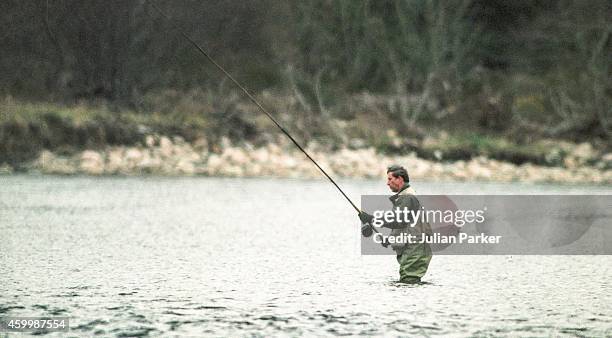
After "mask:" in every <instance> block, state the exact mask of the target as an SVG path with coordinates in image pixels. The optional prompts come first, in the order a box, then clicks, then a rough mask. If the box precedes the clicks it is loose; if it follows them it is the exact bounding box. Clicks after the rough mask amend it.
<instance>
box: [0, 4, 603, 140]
mask: <svg viewBox="0 0 612 338" xmlns="http://www.w3.org/2000/svg"><path fill="white" fill-rule="evenodd" d="M156 4H157V5H159V6H160V7H161V9H162V10H163V11H165V12H166V13H167V14H168V15H169V17H170V19H165V18H163V17H161V16H160V15H159V14H158V13H156V12H155V11H154V10H153V9H152V8H151V7H150V6H149V5H148V3H147V2H141V1H119V0H111V1H102V0H93V1H86V2H83V1H76V0H56V1H47V2H44V1H43V2H41V1H34V0H26V1H16V0H7V1H3V2H1V3H0V25H2V27H3V30H2V31H1V32H0V49H1V50H2V54H0V74H2V77H0V95H3V96H4V95H12V96H14V97H20V98H23V99H29V100H45V101H51V102H64V103H66V106H69V107H74V102H75V101H79V100H86V101H89V102H93V105H94V106H95V105H96V102H99V101H102V102H103V103H104V102H106V103H108V104H101V105H100V107H103V106H104V107H111V108H100V109H107V110H108V112H105V114H107V113H108V114H111V115H112V114H115V115H122V118H127V119H132V118H134V119H135V120H138V119H142V116H140V114H132V113H133V112H134V111H159V112H160V114H159V115H155V114H152V115H150V116H149V117H147V119H148V118H151V119H152V121H157V122H156V123H157V125H158V126H160V128H170V125H175V123H169V122H167V121H164V120H166V119H172V120H173V121H180V122H181V123H184V124H185V125H186V126H189V128H192V129H198V128H216V129H215V130H220V134H228V133H231V134H232V135H233V136H232V137H235V138H242V137H247V138H248V137H250V136H249V135H252V133H253V132H254V131H255V129H256V127H255V126H253V124H252V123H250V122H249V118H245V117H244V116H243V115H244V112H242V111H241V110H240V109H239V104H238V101H237V100H236V98H235V94H234V93H232V92H231V91H230V90H229V89H227V88H228V87H229V85H228V84H225V85H223V86H225V87H224V88H221V87H222V85H220V83H222V81H223V78H224V77H223V75H222V74H220V73H219V72H218V70H217V69H215V68H214V67H212V66H211V65H210V64H209V63H208V61H206V60H205V59H204V58H202V56H201V55H199V54H198V53H197V51H195V49H194V48H193V46H192V45H191V44H190V43H189V42H188V41H186V40H185V39H183V38H182V37H181V34H180V33H179V31H178V30H177V28H176V26H178V27H179V28H180V29H181V30H184V31H186V32H187V34H188V35H189V36H191V37H193V38H194V39H195V40H196V41H197V42H198V43H199V44H201V45H202V47H203V48H204V49H205V50H206V51H207V52H209V54H210V55H211V56H212V57H213V58H215V59H216V60H217V61H218V62H219V63H220V64H222V65H223V66H225V67H227V68H228V70H229V71H230V72H231V73H232V74H234V75H235V76H236V78H237V79H239V80H240V81H242V82H244V83H245V84H246V86H247V87H248V88H250V89H251V90H252V91H253V92H254V93H256V94H257V93H262V92H264V91H269V90H275V91H279V92H284V93H291V95H292V96H293V98H294V99H295V101H296V102H297V103H298V105H299V111H300V112H301V113H303V114H309V116H308V117H305V116H298V117H296V118H295V120H296V121H299V122H300V123H301V126H302V127H307V126H311V127H313V126H314V127H316V128H315V129H317V130H319V129H320V130H322V129H325V128H326V126H325V121H331V120H332V119H334V118H341V119H344V120H350V119H352V118H355V115H354V114H352V113H347V112H346V111H344V108H345V107H346V104H345V102H346V101H347V100H349V99H350V98H352V97H353V96H354V95H356V94H357V93H361V92H367V93H370V94H372V95H377V96H384V97H385V98H386V103H385V107H384V109H382V110H381V111H380V112H381V113H383V115H384V118H385V119H388V120H391V121H394V122H395V123H394V124H395V128H396V129H398V130H404V129H410V128H415V127H416V126H419V125H421V124H423V123H426V124H429V125H434V126H440V125H444V124H445V123H446V125H447V126H454V125H456V123H457V122H461V121H465V122H464V124H465V125H463V126H462V127H464V128H467V129H469V130H471V131H475V132H476V131H477V132H495V133H501V132H508V133H510V134H513V133H514V132H516V131H517V130H519V131H520V130H523V131H524V132H525V131H529V132H530V133H531V132H537V133H539V134H543V135H545V136H555V137H557V136H558V137H568V138H587V139H588V138H602V139H606V140H610V128H611V127H610V119H611V117H612V116H611V115H612V112H611V111H610V109H612V108H611V107H612V99H611V97H612V74H611V72H612V71H611V68H610V62H611V61H610V60H612V59H611V58H610V55H612V37H611V35H612V28H611V27H612V24H611V21H610V16H609V13H611V12H612V2H610V1H609V0H592V1H577V0H561V1H554V0H517V1H505V0H379V1H374V0H361V1H353V0H335V1H329V0H312V1H297V2H288V3H286V2H275V1H269V0H260V1H248V2H244V1H243V2H240V1H229V2H227V1H221V0H210V1H182V2H173V1H156ZM173 91H174V93H175V96H176V98H172V97H168V96H167V95H168V93H170V92H173ZM197 92H199V93H200V94H197V95H194V94H193V93H197ZM160 93H166V94H163V95H161V96H162V97H166V98H168V99H169V101H167V102H166V101H164V100H161V99H158V100H154V99H152V98H154V97H155V96H158V95H160ZM185 93H187V94H185ZM202 93H216V94H214V95H215V96H217V95H218V96H224V97H225V98H224V99H221V98H213V99H211V98H210V97H207V96H206V95H208V94H202ZM183 95H186V96H187V97H185V98H180V97H179V96H183ZM190 102H191V103H190ZM171 104H173V105H176V107H175V108H172V107H170V105H171ZM62 109H64V108H61V109H59V110H52V111H54V112H57V114H60V115H61V116H64V117H68V116H71V117H72V118H73V119H74V120H75V121H78V120H79V119H84V120H87V119H89V118H90V117H88V116H87V115H88V114H90V113H88V112H83V111H79V110H78V109H76V108H71V109H68V110H62ZM130 112H132V113H130ZM20 114H27V109H26V110H25V111H22V112H20ZM73 114H74V115H73ZM124 115H125V116H124ZM24 116H25V115H24ZM327 128H328V129H333V128H331V127H329V126H327ZM513 129H514V130H513ZM304 133H305V134H310V132H304Z"/></svg>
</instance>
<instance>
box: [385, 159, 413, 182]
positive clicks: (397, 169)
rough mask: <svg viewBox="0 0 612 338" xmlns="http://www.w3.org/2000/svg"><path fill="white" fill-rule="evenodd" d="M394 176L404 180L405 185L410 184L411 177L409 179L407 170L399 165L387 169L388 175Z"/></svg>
mask: <svg viewBox="0 0 612 338" xmlns="http://www.w3.org/2000/svg"><path fill="white" fill-rule="evenodd" d="M388 173H391V174H393V177H401V178H403V179H404V183H408V182H410V177H408V171H407V170H406V168H404V167H402V166H401V165H398V164H393V165H391V166H389V167H388V168H387V174H388Z"/></svg>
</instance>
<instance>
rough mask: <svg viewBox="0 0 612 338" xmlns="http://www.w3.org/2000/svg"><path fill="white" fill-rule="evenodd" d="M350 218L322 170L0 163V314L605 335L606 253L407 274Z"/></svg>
mask: <svg viewBox="0 0 612 338" xmlns="http://www.w3.org/2000/svg"><path fill="white" fill-rule="evenodd" d="M340 184H341V186H343V187H344V188H346V190H347V192H348V194H349V196H351V197H352V198H353V199H354V200H355V201H356V202H359V196H360V195H361V194H384V193H387V191H386V186H385V185H384V184H385V182H384V181H383V180H382V179H381V180H380V181H359V180H347V181H341V182H340ZM413 186H414V187H415V188H416V190H417V192H418V193H422V194H453V193H454V194H483V193H497V194H527V193H537V194H610V193H612V188H611V187H595V186H569V187H564V186H549V185H526V184H483V183H438V182H416V183H414V184H413ZM358 225H359V221H358V219H357V217H356V215H355V212H354V211H353V210H352V209H351V208H350V207H349V206H348V204H347V203H346V201H344V200H343V198H342V197H341V195H339V194H338V192H337V191H335V190H334V188H333V186H331V185H330V184H329V183H328V182H326V181H323V180H311V181H309V180H289V179H282V180H281V179H220V178H159V177H146V178H142V177H131V178H130V177H104V178H90V177H55V176H27V175H24V176H19V175H17V176H0V233H1V236H2V237H1V239H0V317H2V316H65V317H70V331H69V333H68V334H69V335H73V336H89V335H101V336H142V335H158V336H172V335H190V336H203V335H204V336H207V335H210V336H270V335H283V336H285V335H290V336H296V335H307V336H313V335H315V336H321V335H367V336H372V335H384V336H444V337H448V336H451V337H455V336H456V337H498V336H508V337H515V336H535V337H557V336H564V337H565V336H570V337H571V336H576V337H610V336H612V257H610V256H435V257H434V258H433V260H432V263H431V265H430V269H429V272H428V274H427V275H426V276H425V277H424V281H425V282H426V283H424V284H422V285H417V286H406V285H401V284H397V283H396V282H395V280H396V279H397V278H398V272H397V268H398V267H397V262H396V261H395V257H393V256H362V255H361V254H360V237H359V231H358V230H357V229H358ZM1 335H2V334H0V336H1ZM11 335H12V334H11ZM53 335H65V333H63V334H53V333H51V334H48V336H53Z"/></svg>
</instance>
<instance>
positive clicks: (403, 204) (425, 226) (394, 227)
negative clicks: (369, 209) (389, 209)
mask: <svg viewBox="0 0 612 338" xmlns="http://www.w3.org/2000/svg"><path fill="white" fill-rule="evenodd" d="M415 193H416V192H415V191H414V189H412V188H411V187H410V184H405V185H404V186H403V187H402V189H400V191H398V192H397V193H396V194H395V195H393V196H391V197H389V200H391V203H393V211H395V209H396V208H400V210H404V208H406V209H408V210H413V211H414V212H416V211H417V210H422V209H421V202H419V199H418V198H417V197H416V195H415ZM421 212H424V211H423V210H422V211H421ZM410 224H412V218H410V223H396V222H393V223H385V224H384V225H383V227H386V228H389V229H391V233H390V234H389V235H390V236H400V235H402V233H405V234H410V235H413V236H416V238H417V241H420V240H421V237H422V234H423V233H425V234H427V235H431V234H432V230H431V226H430V225H429V223H427V222H421V221H420V219H419V220H418V221H417V223H416V224H415V226H414V227H411V226H410ZM420 245H421V244H420V243H417V244H404V243H398V244H391V247H392V248H393V250H394V251H395V252H396V253H397V254H398V255H401V254H402V252H404V251H405V250H406V249H410V250H412V249H414V248H415V247H416V246H420ZM424 245H426V246H429V244H424Z"/></svg>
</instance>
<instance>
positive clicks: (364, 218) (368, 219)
mask: <svg viewBox="0 0 612 338" xmlns="http://www.w3.org/2000/svg"><path fill="white" fill-rule="evenodd" d="M359 219H360V220H361V223H362V224H372V220H373V219H374V216H372V215H370V214H368V213H367V212H363V211H362V212H360V213H359Z"/></svg>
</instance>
